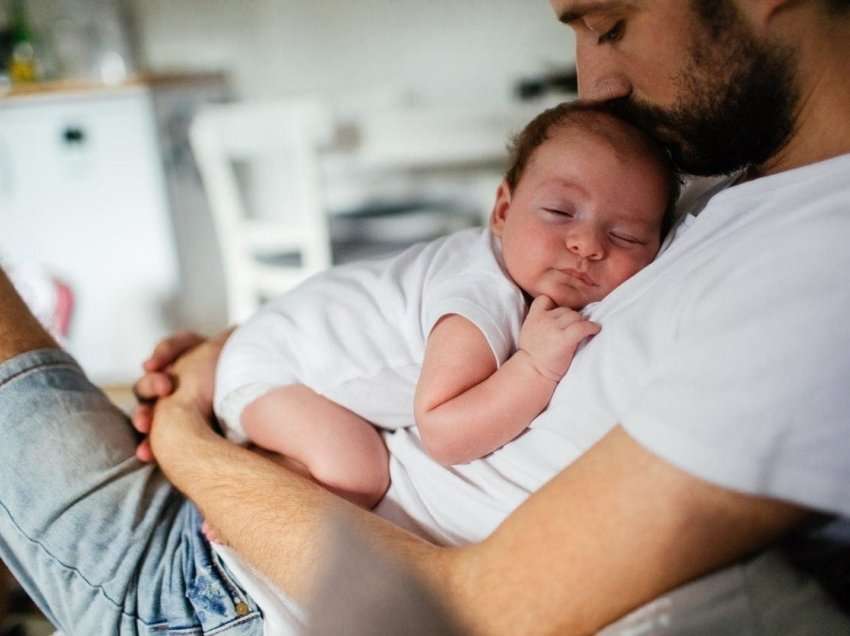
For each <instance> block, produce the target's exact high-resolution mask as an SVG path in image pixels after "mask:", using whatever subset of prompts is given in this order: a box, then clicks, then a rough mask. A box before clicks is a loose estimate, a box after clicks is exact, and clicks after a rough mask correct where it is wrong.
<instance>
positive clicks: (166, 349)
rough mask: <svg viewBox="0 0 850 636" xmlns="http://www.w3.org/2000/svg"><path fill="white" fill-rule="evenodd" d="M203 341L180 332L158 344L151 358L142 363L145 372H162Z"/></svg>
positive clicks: (192, 335) (189, 332)
mask: <svg viewBox="0 0 850 636" xmlns="http://www.w3.org/2000/svg"><path fill="white" fill-rule="evenodd" d="M204 340H205V338H204V337H203V336H199V335H198V334H196V333H194V332H191V331H180V332H178V333H176V334H174V335H173V336H170V337H168V338H166V339H165V340H162V341H160V342H159V344H157V345H156V347H154V350H153V353H152V354H151V356H150V357H149V358H148V359H147V360H145V361H144V362H143V363H142V368H143V369H144V370H145V371H149V372H150V371H162V370H163V369H164V368H165V367H167V366H168V365H169V364H171V363H172V362H174V361H175V360H176V359H177V358H179V357H180V354H182V353H184V352H185V351H186V350H188V349H191V348H192V347H194V346H195V345H198V344H200V343H202V342H203V341H204Z"/></svg>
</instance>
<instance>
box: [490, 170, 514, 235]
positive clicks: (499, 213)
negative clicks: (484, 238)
mask: <svg viewBox="0 0 850 636" xmlns="http://www.w3.org/2000/svg"><path fill="white" fill-rule="evenodd" d="M510 208H511V187H510V186H509V185H508V182H507V181H505V180H504V179H503V180H502V182H501V183H500V184H499V189H498V190H496V202H495V203H494V204H493V211H492V212H491V213H490V231H491V232H493V234H495V235H496V236H502V233H503V232H504V229H505V221H507V219H508V212H509V211H510Z"/></svg>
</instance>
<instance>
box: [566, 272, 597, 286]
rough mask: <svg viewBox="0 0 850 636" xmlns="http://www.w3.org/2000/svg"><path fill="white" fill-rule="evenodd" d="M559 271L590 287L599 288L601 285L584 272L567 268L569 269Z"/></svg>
mask: <svg viewBox="0 0 850 636" xmlns="http://www.w3.org/2000/svg"><path fill="white" fill-rule="evenodd" d="M558 271H560V272H561V273H562V274H566V275H567V276H569V277H571V278H574V279H576V280H578V281H580V282H582V283H584V284H585V285H587V286H588V287H599V284H598V283H597V282H596V281H595V280H593V279H592V278H591V277H590V276H588V275H587V274H585V273H584V272H580V271H578V270H577V269H572V268H567V269H561V270H558Z"/></svg>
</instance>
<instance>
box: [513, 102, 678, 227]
mask: <svg viewBox="0 0 850 636" xmlns="http://www.w3.org/2000/svg"><path fill="white" fill-rule="evenodd" d="M611 119H614V120H616V121H617V122H620V123H621V125H622V126H623V130H629V131H631V132H633V133H634V137H635V138H636V139H638V140H639V141H640V143H641V144H642V145H643V146H644V147H645V149H646V150H647V154H648V155H649V156H650V157H651V158H652V159H653V160H654V161H655V162H656V163H657V164H658V165H659V167H660V168H661V170H662V171H663V172H664V174H665V177H666V178H667V183H668V191H667V207H666V208H665V210H664V217H663V219H662V222H661V238H662V239H663V238H664V237H665V236H666V235H667V232H668V231H669V230H670V228H671V227H672V226H673V222H674V221H675V218H676V216H675V215H676V201H677V200H678V199H679V192H680V190H681V186H682V182H681V179H680V177H679V173H678V172H677V171H676V169H675V167H674V166H673V163H672V161H671V160H670V155H669V154H668V152H667V151H666V150H665V149H664V147H663V146H662V145H661V144H659V143H658V142H657V141H655V140H654V139H653V138H652V137H651V136H650V135H649V134H647V133H646V132H644V131H642V130H640V129H638V128H636V127H635V126H634V125H632V124H630V123H628V122H626V121H624V120H623V119H621V118H619V117H617V116H616V115H615V114H614V113H613V112H611V109H610V108H609V107H608V106H606V105H605V103H604V102H603V103H595V102H594V103H591V102H582V101H572V102H562V103H560V104H558V105H557V106H553V107H552V108H549V109H547V110H544V111H543V112H542V113H540V114H539V115H537V117H535V118H534V119H532V120H531V121H530V122H529V123H528V125H526V127H525V128H523V129H522V131H521V132H520V133H519V134H517V135H516V136H514V137H513V139H511V142H510V144H509V145H508V152H509V153H510V167H509V168H508V171H507V172H506V173H505V183H507V185H508V187H509V188H510V190H511V192H513V191H514V190H515V189H516V186H517V185H518V184H519V181H520V179H521V178H522V175H523V173H524V172H525V168H526V166H527V165H528V162H529V161H530V160H531V156H532V155H533V154H534V151H535V150H537V148H539V147H540V146H541V145H543V142H545V141H546V140H547V139H549V138H550V137H551V134H552V132H553V131H554V130H555V129H556V128H562V127H567V126H575V127H577V128H579V129H582V130H588V131H590V132H593V133H596V134H600V135H604V136H605V137H607V138H608V139H609V140H610V141H611V142H612V144H613V145H614V147H615V149H616V148H622V146H623V144H624V143H625V142H624V139H625V138H624V136H623V135H622V134H620V132H621V131H616V130H613V127H612V126H611V125H610V120H611Z"/></svg>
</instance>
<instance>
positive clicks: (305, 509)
mask: <svg viewBox="0 0 850 636" xmlns="http://www.w3.org/2000/svg"><path fill="white" fill-rule="evenodd" d="M157 418H158V421H159V424H158V425H157V426H155V427H154V431H153V433H152V437H151V441H152V445H153V450H154V454H155V456H156V457H157V459H158V461H159V463H160V466H161V467H162V470H163V471H164V472H165V474H166V476H167V477H168V478H169V480H171V482H172V483H173V484H174V485H175V486H176V487H177V488H178V489H179V490H181V491H182V492H183V493H184V494H186V496H187V497H189V498H190V499H191V500H192V501H193V502H195V504H196V505H198V507H199V508H200V509H201V511H202V513H203V514H204V516H205V517H206V518H207V519H208V520H209V521H210V523H211V524H212V525H213V526H214V527H215V528H216V530H217V531H218V533H219V534H220V535H221V537H222V538H223V539H224V540H225V541H227V542H228V543H229V544H230V545H232V546H233V548H234V549H235V550H236V551H237V552H239V553H240V554H241V555H242V556H243V557H244V558H246V559H247V560H248V561H249V562H250V563H252V564H253V565H254V566H255V567H257V568H258V569H259V570H261V571H262V572H263V573H264V574H266V575H267V576H268V577H269V578H270V579H271V580H272V581H274V582H275V583H276V584H277V585H278V586H279V587H280V588H281V589H282V590H285V591H286V592H287V593H288V594H290V595H292V596H293V597H294V598H296V599H297V600H299V601H303V600H305V598H306V596H307V595H308V594H309V592H310V589H311V586H312V584H313V582H314V579H315V576H316V574H317V571H318V569H319V568H320V567H321V565H322V564H323V555H322V554H321V551H322V550H323V547H324V546H323V545H322V541H321V539H320V538H321V537H322V536H323V533H324V532H325V529H326V528H327V525H328V522H329V521H330V520H331V519H334V518H335V517H336V516H339V515H344V516H345V517H346V518H347V519H348V520H350V522H351V523H352V524H353V525H354V526H355V527H358V529H359V530H360V531H361V533H362V534H363V535H364V536H365V537H367V538H369V539H370V540H374V541H375V542H376V543H377V544H379V545H380V546H381V550H382V551H384V552H386V551H389V552H390V553H395V554H396V555H397V556H398V557H399V558H400V559H401V560H403V561H404V562H406V563H407V564H408V565H409V566H410V567H411V568H412V569H413V570H414V571H417V572H418V573H419V574H420V575H421V576H423V578H424V579H425V580H426V581H429V582H431V583H432V585H434V584H437V583H439V584H440V585H445V583H446V581H447V578H448V573H447V567H448V561H449V560H450V559H451V557H450V556H449V552H450V551H448V550H444V549H441V548H437V547H436V546H433V545H431V544H429V543H426V542H425V541H423V540H421V539H419V538H418V537H415V536H414V535H411V534H409V533H408V532H406V531H404V530H401V529H399V528H397V527H395V526H393V525H392V524H390V523H388V522H386V521H384V520H383V519H381V518H379V517H377V516H375V515H373V514H371V513H367V512H365V511H363V510H360V509H359V508H357V507H356V506H353V505H351V504H349V503H348V502H346V501H344V500H343V499H340V498H338V497H336V496H334V495H332V494H331V493H329V492H327V491H326V490H324V489H323V488H321V487H319V486H318V485H316V484H315V483H313V482H311V481H309V480H307V479H305V478H303V477H301V476H299V475H297V474H295V473H293V472H292V471H288V470H286V469H285V468H283V467H281V466H279V465H278V464H276V463H274V462H272V461H270V460H268V459H266V458H264V457H262V456H261V455H259V454H257V453H254V452H252V451H249V450H247V449H244V448H241V447H238V446H235V445H233V444H231V443H230V442H228V441H226V440H224V439H222V438H221V437H219V436H218V435H216V434H215V433H214V432H212V431H211V430H209V427H208V424H207V422H206V420H205V418H204V417H203V416H202V415H201V414H200V413H199V412H198V411H196V410H194V409H193V408H192V407H191V406H187V405H184V404H181V403H180V402H179V401H177V400H163V401H162V402H161V404H160V405H158V407H157ZM434 586H436V585H434Z"/></svg>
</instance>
